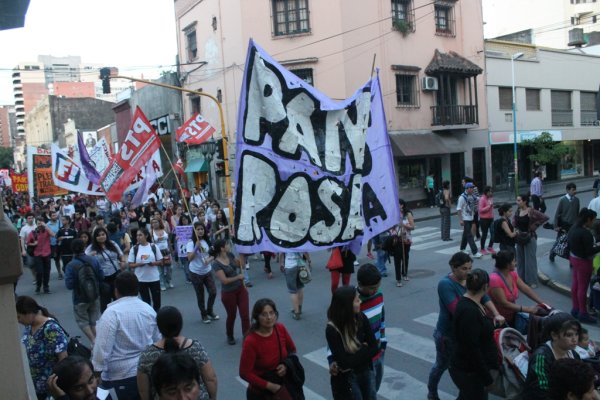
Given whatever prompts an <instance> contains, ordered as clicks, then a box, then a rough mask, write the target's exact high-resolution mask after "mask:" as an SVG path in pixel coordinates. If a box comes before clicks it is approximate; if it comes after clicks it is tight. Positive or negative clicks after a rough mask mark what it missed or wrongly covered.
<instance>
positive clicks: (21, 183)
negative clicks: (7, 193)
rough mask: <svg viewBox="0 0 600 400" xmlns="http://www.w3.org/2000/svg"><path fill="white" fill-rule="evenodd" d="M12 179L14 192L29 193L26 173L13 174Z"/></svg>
mask: <svg viewBox="0 0 600 400" xmlns="http://www.w3.org/2000/svg"><path fill="white" fill-rule="evenodd" d="M10 179H11V180H12V191H13V192H14V193H27V186H28V185H27V175H26V174H12V175H11V176H10Z"/></svg>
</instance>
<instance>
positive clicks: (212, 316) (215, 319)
mask: <svg viewBox="0 0 600 400" xmlns="http://www.w3.org/2000/svg"><path fill="white" fill-rule="evenodd" d="M208 317H209V318H210V320H211V321H217V320H218V319H219V318H220V317H219V316H218V315H217V314H215V313H214V312H212V313H209V314H208Z"/></svg>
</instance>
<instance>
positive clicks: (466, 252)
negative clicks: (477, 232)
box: [461, 249, 471, 255]
mask: <svg viewBox="0 0 600 400" xmlns="http://www.w3.org/2000/svg"><path fill="white" fill-rule="evenodd" d="M461 251H462V252H463V253H465V254H467V255H468V254H471V253H469V250H467V249H465V250H461Z"/></svg>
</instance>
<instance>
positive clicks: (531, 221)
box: [513, 194, 548, 289]
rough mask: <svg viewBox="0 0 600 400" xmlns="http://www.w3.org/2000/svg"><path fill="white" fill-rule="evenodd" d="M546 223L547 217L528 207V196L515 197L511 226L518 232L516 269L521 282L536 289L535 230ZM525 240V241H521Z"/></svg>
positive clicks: (516, 239) (516, 238)
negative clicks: (515, 210)
mask: <svg viewBox="0 0 600 400" xmlns="http://www.w3.org/2000/svg"><path fill="white" fill-rule="evenodd" d="M546 221H548V216H547V215H546V214H543V213H541V212H539V211H537V210H534V209H533V207H530V206H529V195H527V194H522V195H520V196H518V197H517V212H516V213H515V217H514V221H513V225H514V226H515V228H516V230H517V231H518V232H519V233H518V234H517V236H516V237H515V241H516V244H517V245H516V250H517V269H518V271H519V276H520V277H521V279H523V282H525V283H526V284H528V285H529V286H531V287H532V288H534V289H535V288H536V287H537V283H538V267H537V257H536V252H537V234H536V233H535V231H536V229H537V228H539V227H540V226H541V225H543V224H544V223H545V222H546ZM523 238H527V239H523Z"/></svg>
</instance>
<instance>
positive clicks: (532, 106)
mask: <svg viewBox="0 0 600 400" xmlns="http://www.w3.org/2000/svg"><path fill="white" fill-rule="evenodd" d="M525 97H526V102H527V111H540V110H541V109H542V108H541V106H540V89H525Z"/></svg>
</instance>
